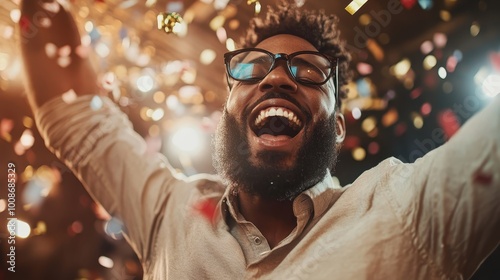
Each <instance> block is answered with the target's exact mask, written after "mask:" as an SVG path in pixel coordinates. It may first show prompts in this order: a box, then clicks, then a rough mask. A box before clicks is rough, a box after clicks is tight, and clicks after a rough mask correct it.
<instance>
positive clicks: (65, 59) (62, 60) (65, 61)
mask: <svg viewBox="0 0 500 280" xmlns="http://www.w3.org/2000/svg"><path fill="white" fill-rule="evenodd" d="M57 64H58V65H59V66H61V67H62V68H66V67H68V66H69V65H70V64H71V58H70V57H69V56H61V57H59V58H58V59H57Z"/></svg>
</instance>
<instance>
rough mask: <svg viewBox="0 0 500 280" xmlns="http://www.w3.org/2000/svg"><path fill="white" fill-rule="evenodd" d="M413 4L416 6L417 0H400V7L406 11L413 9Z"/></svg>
mask: <svg viewBox="0 0 500 280" xmlns="http://www.w3.org/2000/svg"><path fill="white" fill-rule="evenodd" d="M415 4H417V0H401V5H403V7H405V9H407V10H409V9H411V8H413V6H415Z"/></svg>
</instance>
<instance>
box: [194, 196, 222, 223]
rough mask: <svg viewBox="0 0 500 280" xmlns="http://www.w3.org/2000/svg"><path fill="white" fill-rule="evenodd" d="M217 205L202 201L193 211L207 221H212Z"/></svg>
mask: <svg viewBox="0 0 500 280" xmlns="http://www.w3.org/2000/svg"><path fill="white" fill-rule="evenodd" d="M216 208H217V205H216V204H215V203H214V202H213V201H211V200H202V201H200V202H198V203H197V204H196V205H195V208H194V209H195V210H196V211H197V212H198V213H199V214H200V215H201V216H202V217H204V218H205V219H207V220H208V221H213V218H214V217H215V210H216Z"/></svg>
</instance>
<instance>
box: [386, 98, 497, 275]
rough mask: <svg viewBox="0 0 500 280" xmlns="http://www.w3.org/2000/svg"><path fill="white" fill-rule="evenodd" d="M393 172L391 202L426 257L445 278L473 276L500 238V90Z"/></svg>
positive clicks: (419, 249)
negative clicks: (445, 138)
mask: <svg viewBox="0 0 500 280" xmlns="http://www.w3.org/2000/svg"><path fill="white" fill-rule="evenodd" d="M391 174H392V175H391V179H390V188H389V191H390V193H389V195H390V196H391V197H392V198H394V199H393V200H391V202H390V203H391V204H392V206H393V207H394V209H395V210H396V212H397V214H398V216H399V218H400V219H401V222H402V223H403V224H404V226H405V228H406V229H407V230H408V231H409V232H411V236H412V238H413V243H414V245H415V246H416V248H417V250H418V252H419V254H420V255H421V257H422V258H423V259H424V260H425V261H426V262H427V263H428V264H430V265H431V266H433V267H434V269H435V270H436V271H441V273H442V276H443V277H445V278H446V279H448V278H451V279H459V278H460V279H461V278H462V277H464V278H468V277H470V276H471V275H472V274H473V273H474V271H475V270H476V269H477V267H478V266H479V265H480V264H481V262H482V261H483V260H484V259H485V258H486V256H487V255H488V254H489V253H491V252H492V251H493V250H494V249H495V247H496V246H498V244H499V242H500V96H498V97H496V98H495V99H494V100H493V102H491V104H489V105H488V106H487V107H486V108H485V109H483V110H482V111H481V112H479V113H478V114H477V115H475V116H474V117H472V118H471V119H470V120H469V121H467V122H466V123H465V124H464V126H463V127H462V128H461V129H460V131H459V132H458V133H457V134H456V135H455V136H454V137H452V138H451V139H450V141H449V142H448V143H446V144H445V145H443V146H442V147H440V148H437V149H435V150H433V151H431V152H430V153H428V154H427V155H425V156H424V157H422V158H420V159H419V160H417V161H416V162H415V163H414V164H395V165H394V170H393V172H391Z"/></svg>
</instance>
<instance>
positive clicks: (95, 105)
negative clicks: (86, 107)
mask: <svg viewBox="0 0 500 280" xmlns="http://www.w3.org/2000/svg"><path fill="white" fill-rule="evenodd" d="M102 105H103V103H102V99H101V98H100V97H99V96H97V95H96V96H94V97H93V98H92V100H91V101H90V108H91V109H92V110H94V111H97V110H99V109H101V108H102Z"/></svg>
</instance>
